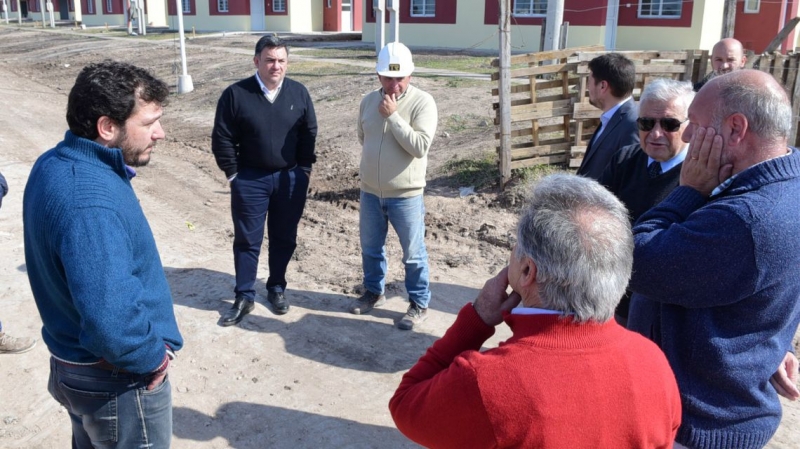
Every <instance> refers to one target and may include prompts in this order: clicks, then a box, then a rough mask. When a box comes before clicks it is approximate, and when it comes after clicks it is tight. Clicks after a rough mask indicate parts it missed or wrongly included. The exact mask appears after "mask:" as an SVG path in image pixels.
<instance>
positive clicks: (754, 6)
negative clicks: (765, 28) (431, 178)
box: [744, 0, 761, 14]
mask: <svg viewBox="0 0 800 449" xmlns="http://www.w3.org/2000/svg"><path fill="white" fill-rule="evenodd" d="M760 9H761V0H744V12H745V13H746V14H756V13H758V11H759V10H760Z"/></svg>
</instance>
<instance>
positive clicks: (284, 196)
mask: <svg viewBox="0 0 800 449" xmlns="http://www.w3.org/2000/svg"><path fill="white" fill-rule="evenodd" d="M308 177H309V175H308V174H307V173H306V172H305V171H303V169H302V168H300V167H294V168H289V169H285V170H275V171H266V170H260V169H255V168H248V167H240V168H239V173H238V174H237V175H236V179H234V180H233V183H231V215H232V216H233V233H234V236H233V262H234V267H235V269H236V288H235V289H234V293H235V294H236V297H237V298H245V299H247V300H248V301H253V300H254V299H255V297H256V290H255V282H256V273H257V272H258V258H259V255H260V254H261V244H262V243H263V241H264V222H265V220H266V225H267V238H268V239H269V256H268V258H269V278H267V290H268V291H270V292H282V291H284V290H286V267H287V266H288V265H289V261H290V260H291V259H292V254H294V250H295V248H296V247H297V225H298V223H300V217H302V216H303V208H304V207H305V205H306V194H307V192H308V179H309V178H308Z"/></svg>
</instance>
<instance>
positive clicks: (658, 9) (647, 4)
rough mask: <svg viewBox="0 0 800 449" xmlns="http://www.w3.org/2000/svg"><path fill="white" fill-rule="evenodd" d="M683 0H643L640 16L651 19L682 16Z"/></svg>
mask: <svg viewBox="0 0 800 449" xmlns="http://www.w3.org/2000/svg"><path fill="white" fill-rule="evenodd" d="M682 4H683V0H641V2H640V3H639V17H643V18H649V19H664V18H667V19H677V18H680V16H681V6H682Z"/></svg>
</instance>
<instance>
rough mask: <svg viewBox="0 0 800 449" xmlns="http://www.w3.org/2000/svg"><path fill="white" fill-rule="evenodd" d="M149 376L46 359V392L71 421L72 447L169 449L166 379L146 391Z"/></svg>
mask: <svg viewBox="0 0 800 449" xmlns="http://www.w3.org/2000/svg"><path fill="white" fill-rule="evenodd" d="M147 382H148V376H146V375H141V374H132V373H115V372H113V371H107V370H104V369H100V368H92V367H90V366H78V365H69V364H65V363H62V362H59V361H57V360H56V359H54V358H52V357H51V358H50V381H49V383H48V385H47V389H48V391H50V394H51V395H52V396H53V398H54V399H55V400H56V401H58V402H59V403H60V404H61V405H63V406H64V407H66V409H67V412H69V417H70V419H71V420H72V448H73V449H84V448H86V449H91V448H103V449H110V448H119V449H134V448H148V449H161V448H168V447H169V445H170V441H171V440H172V391H171V388H170V384H169V375H167V378H165V379H164V382H163V383H162V384H161V385H159V386H158V387H156V388H155V389H153V390H151V391H147Z"/></svg>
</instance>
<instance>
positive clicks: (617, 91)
mask: <svg viewBox="0 0 800 449" xmlns="http://www.w3.org/2000/svg"><path fill="white" fill-rule="evenodd" d="M589 70H591V71H592V77H593V78H594V81H595V83H599V82H600V81H605V82H607V83H608V85H609V86H610V87H611V95H613V96H615V97H617V98H624V97H627V96H628V95H630V94H631V93H632V92H633V87H634V86H635V85H636V66H635V65H634V64H633V61H631V60H630V59H628V58H626V57H625V56H623V55H621V54H619V53H606V54H604V55H600V56H598V57H596V58H594V59H592V60H591V61H589Z"/></svg>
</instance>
